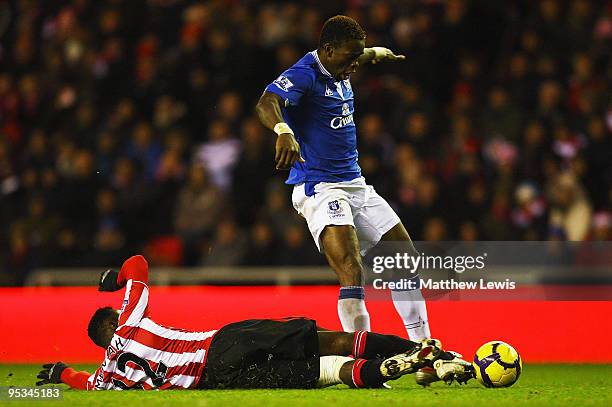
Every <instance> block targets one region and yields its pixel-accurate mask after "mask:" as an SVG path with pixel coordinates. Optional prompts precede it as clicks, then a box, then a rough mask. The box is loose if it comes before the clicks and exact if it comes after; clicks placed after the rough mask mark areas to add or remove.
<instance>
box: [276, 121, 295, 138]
mask: <svg viewBox="0 0 612 407" xmlns="http://www.w3.org/2000/svg"><path fill="white" fill-rule="evenodd" d="M274 133H276V135H277V136H280V135H281V134H285V133H289V134H291V135H294V133H293V130H291V127H289V125H288V124H287V123H284V122H280V123H276V125H274Z"/></svg>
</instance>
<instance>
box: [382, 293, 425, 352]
mask: <svg viewBox="0 0 612 407" xmlns="http://www.w3.org/2000/svg"><path fill="white" fill-rule="evenodd" d="M391 298H393V305H394V306H395V309H396V310H397V313H398V314H399V315H400V317H401V318H402V321H403V322H404V327H405V328H406V332H408V337H409V338H410V339H411V340H413V341H415V342H418V341H420V340H422V339H426V338H430V337H431V334H430V332H429V322H427V306H426V305H425V299H424V298H423V295H422V294H421V290H410V291H395V290H391Z"/></svg>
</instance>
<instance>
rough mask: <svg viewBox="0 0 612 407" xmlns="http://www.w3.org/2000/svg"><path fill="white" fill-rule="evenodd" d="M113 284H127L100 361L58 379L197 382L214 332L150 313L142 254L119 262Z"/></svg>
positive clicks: (104, 384) (155, 385) (183, 385)
mask: <svg viewBox="0 0 612 407" xmlns="http://www.w3.org/2000/svg"><path fill="white" fill-rule="evenodd" d="M117 283H118V284H119V285H120V286H122V285H124V284H125V296H124V299H123V307H122V309H121V312H120V314H119V326H118V327H117V330H116V331H115V334H114V335H113V338H112V340H111V343H110V346H109V347H108V348H107V349H106V357H105V358H104V362H102V364H101V365H100V367H99V368H98V369H97V370H96V372H95V373H94V374H92V375H89V374H88V373H83V372H80V373H79V372H75V371H74V370H73V369H70V368H69V369H66V371H64V372H63V373H62V381H64V382H65V383H67V384H69V385H71V386H72V387H77V388H86V389H87V390H126V389H132V388H139V389H145V390H151V389H188V388H194V387H196V386H197V383H198V381H199V380H200V378H201V376H202V374H203V371H204V364H205V363H206V356H207V353H208V348H209V347H210V343H211V341H212V338H213V335H214V334H215V333H216V332H217V331H216V330H213V331H208V332H194V331H187V330H184V329H177V328H167V327H164V326H161V325H159V324H157V323H155V322H153V321H152V320H151V319H149V318H148V299H149V287H148V264H147V261H146V260H145V258H144V257H143V256H133V257H130V258H129V259H127V260H126V261H125V262H124V263H123V266H122V267H121V271H120V272H119V276H118V277H117ZM85 374H86V375H87V376H88V377H87V380H86V381H85V380H84V379H85V377H84V375H85Z"/></svg>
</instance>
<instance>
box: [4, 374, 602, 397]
mask: <svg viewBox="0 0 612 407" xmlns="http://www.w3.org/2000/svg"><path fill="white" fill-rule="evenodd" d="M75 367H77V368H79V369H83V370H88V371H93V370H94V369H95V366H75ZM38 370H39V366H38V365H0V386H32V385H33V383H34V381H35V377H36V374H37V372H38ZM391 384H392V385H393V389H391V390H386V389H380V390H379V389H376V390H354V389H349V388H348V387H346V386H335V387H331V388H327V389H319V390H215V391H213V390H202V391H180V390H178V391H152V392H144V391H130V392H115V391H109V392H85V391H75V390H66V391H64V392H63V399H62V400H61V401H48V402H41V401H32V402H28V401H18V402H7V401H5V400H2V401H0V405H11V404H12V405H15V406H16V407H17V406H26V405H33V406H42V405H56V406H59V405H70V406H73V405H74V406H76V405H83V406H112V405H120V406H122V407H124V406H132V405H134V406H136V405H138V406H141V407H142V406H146V407H152V406H168V405H172V406H174V405H189V406H217V405H219V406H221V405H223V406H235V405H238V406H240V407H249V406H266V407H267V406H283V407H287V406H290V407H297V406H326V407H327V406H334V407H336V406H350V407H357V406H368V407H371V406H375V405H383V406H404V407H411V406H444V407H448V406H491V405H494V406H513V407H516V406H522V405H528V406H572V407H576V406H610V405H612V365H527V366H524V370H523V373H522V375H521V378H520V380H519V381H518V382H517V383H516V384H515V385H514V386H513V387H511V388H507V389H485V388H484V387H481V386H480V385H479V384H478V383H476V382H475V381H471V382H470V384H468V385H467V386H459V385H452V386H446V385H444V384H442V383H436V384H434V385H432V386H431V387H429V388H427V389H422V388H420V387H418V386H417V385H416V384H415V383H414V379H413V378H412V377H410V376H406V377H403V378H402V379H400V380H397V381H395V382H391ZM62 387H64V388H65V386H62Z"/></svg>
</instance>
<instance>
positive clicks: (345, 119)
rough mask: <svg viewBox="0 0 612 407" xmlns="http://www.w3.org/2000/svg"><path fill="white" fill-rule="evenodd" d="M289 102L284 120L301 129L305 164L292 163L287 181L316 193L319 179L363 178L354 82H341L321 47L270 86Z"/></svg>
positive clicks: (297, 133) (297, 130) (298, 131)
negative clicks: (322, 55) (323, 58)
mask: <svg viewBox="0 0 612 407" xmlns="http://www.w3.org/2000/svg"><path fill="white" fill-rule="evenodd" d="M266 91H268V92H271V93H274V94H277V95H278V96H280V97H281V98H282V99H283V100H284V102H285V103H284V106H283V109H282V113H283V118H284V119H285V121H286V122H287V124H288V125H289V126H290V127H291V129H292V130H293V131H294V133H295V138H296V140H297V142H298V143H299V145H300V150H301V154H302V157H303V158H304V160H305V161H306V162H305V163H300V162H296V163H295V164H293V167H291V171H290V172H289V178H288V179H287V184H301V183H305V184H306V193H307V194H308V195H312V194H313V193H314V192H313V191H314V185H316V184H317V183H319V182H342V181H351V180H353V179H355V178H357V177H360V176H361V169H360V168H359V165H358V164H357V132H356V128H355V123H354V121H353V112H354V108H353V106H354V105H353V90H352V88H351V83H350V81H349V80H348V79H347V80H342V81H337V80H335V79H334V78H333V77H332V76H331V74H330V73H329V72H328V71H327V69H325V67H324V66H323V64H321V61H320V60H319V57H318V55H317V52H316V51H312V52H309V53H307V54H306V55H304V57H302V59H300V60H299V61H298V62H297V63H296V64H295V65H293V66H292V67H291V68H289V69H287V70H286V71H285V72H283V73H282V75H281V76H279V77H278V78H277V79H276V80H275V81H274V82H272V83H271V84H270V85H268V86H267V87H266Z"/></svg>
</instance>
